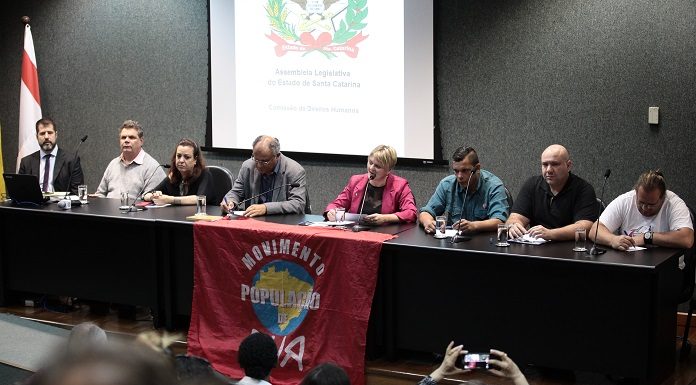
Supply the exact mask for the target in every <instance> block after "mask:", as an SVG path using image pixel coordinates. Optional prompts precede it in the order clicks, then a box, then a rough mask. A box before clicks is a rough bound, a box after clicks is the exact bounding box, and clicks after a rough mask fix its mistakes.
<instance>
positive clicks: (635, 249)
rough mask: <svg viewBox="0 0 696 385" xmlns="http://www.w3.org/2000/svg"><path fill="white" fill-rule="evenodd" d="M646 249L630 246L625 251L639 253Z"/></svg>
mask: <svg viewBox="0 0 696 385" xmlns="http://www.w3.org/2000/svg"><path fill="white" fill-rule="evenodd" d="M645 249H647V247H642V246H631V247H629V248H628V250H626V251H640V250H645Z"/></svg>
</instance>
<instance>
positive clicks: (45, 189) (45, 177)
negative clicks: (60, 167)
mask: <svg viewBox="0 0 696 385" xmlns="http://www.w3.org/2000/svg"><path fill="white" fill-rule="evenodd" d="M44 160H45V162H44V163H45V165H44V175H43V184H42V185H41V190H43V192H48V174H49V173H50V172H51V154H48V155H46V156H44Z"/></svg>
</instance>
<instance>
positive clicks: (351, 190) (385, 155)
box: [324, 145, 418, 225]
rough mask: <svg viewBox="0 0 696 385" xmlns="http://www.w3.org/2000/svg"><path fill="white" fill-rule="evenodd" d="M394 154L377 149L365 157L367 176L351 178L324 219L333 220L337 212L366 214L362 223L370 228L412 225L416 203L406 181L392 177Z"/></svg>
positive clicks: (380, 146)
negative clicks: (339, 209) (390, 224)
mask: <svg viewBox="0 0 696 385" xmlns="http://www.w3.org/2000/svg"><path fill="white" fill-rule="evenodd" d="M395 165H396V150H394V148H392V147H390V146H386V145H379V146H377V147H375V148H374V150H372V152H370V155H369V156H368V157H367V173H366V174H360V175H353V176H352V177H351V178H350V180H349V181H348V184H347V185H346V187H345V188H344V189H343V191H341V193H340V194H339V195H338V197H336V199H334V201H333V202H331V203H329V205H328V206H326V209H325V210H324V217H325V218H326V219H328V220H330V221H335V220H336V209H337V208H345V211H346V212H347V213H353V214H365V215H364V217H363V218H362V219H361V221H362V222H363V223H365V224H369V225H381V224H383V223H396V222H415V221H416V216H417V215H418V209H417V208H416V200H415V198H414V197H413V192H412V191H411V187H409V185H408V181H407V180H406V179H404V178H402V177H400V176H397V175H394V174H393V173H392V169H393V168H394V166H395Z"/></svg>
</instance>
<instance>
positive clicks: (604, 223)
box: [590, 170, 694, 250]
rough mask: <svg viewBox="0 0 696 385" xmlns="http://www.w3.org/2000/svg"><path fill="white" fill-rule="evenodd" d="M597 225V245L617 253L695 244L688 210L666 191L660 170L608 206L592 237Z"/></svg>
mask: <svg viewBox="0 0 696 385" xmlns="http://www.w3.org/2000/svg"><path fill="white" fill-rule="evenodd" d="M598 224H599V232H598V234H597V243H601V244H603V245H607V246H611V247H612V248H614V249H617V250H628V248H629V247H632V246H644V245H657V246H664V247H674V248H681V249H686V248H689V247H691V246H692V245H693V242H694V226H693V224H692V223H691V215H690V214H689V208H688V207H687V206H686V203H684V201H683V200H682V199H681V198H679V197H678V196H677V194H675V193H673V192H671V191H669V190H667V188H666V185H665V178H664V176H663V175H662V173H661V172H660V171H653V170H649V171H646V172H644V173H643V174H641V175H640V177H639V178H638V182H636V186H635V188H634V189H633V190H631V191H629V192H627V193H625V194H621V195H619V196H618V197H617V198H616V199H614V200H613V201H612V202H611V203H609V206H607V208H606V210H604V212H603V213H602V215H601V216H600V217H599V220H598V221H597V222H595V223H594V225H592V229H591V230H590V234H592V231H595V226H597V225H598Z"/></svg>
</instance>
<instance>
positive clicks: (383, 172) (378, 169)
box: [367, 144, 396, 184]
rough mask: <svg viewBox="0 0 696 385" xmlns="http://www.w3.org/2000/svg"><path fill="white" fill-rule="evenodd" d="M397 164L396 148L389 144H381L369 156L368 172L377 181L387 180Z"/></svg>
mask: <svg viewBox="0 0 696 385" xmlns="http://www.w3.org/2000/svg"><path fill="white" fill-rule="evenodd" d="M395 165H396V150H395V149H394V148H393V147H390V146H387V145H383V144H380V145H379V146H377V147H375V148H374V149H373V150H372V152H370V155H369V156H368V157H367V172H368V174H370V177H371V178H372V179H373V180H375V181H377V182H383V181H384V180H386V178H387V176H388V175H389V172H391V170H392V169H393V168H394V166H395ZM378 184H379V183H378Z"/></svg>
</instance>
